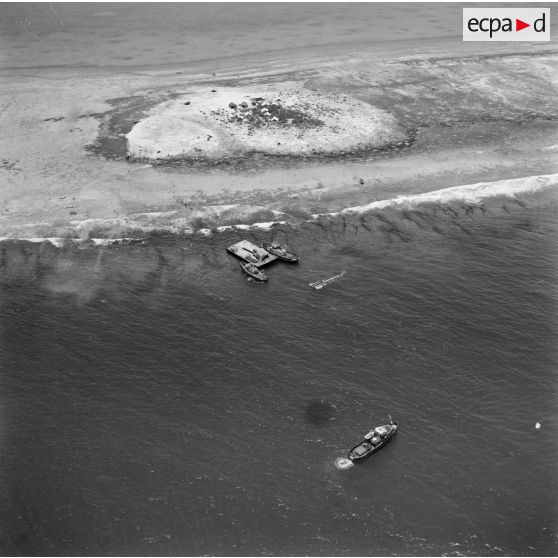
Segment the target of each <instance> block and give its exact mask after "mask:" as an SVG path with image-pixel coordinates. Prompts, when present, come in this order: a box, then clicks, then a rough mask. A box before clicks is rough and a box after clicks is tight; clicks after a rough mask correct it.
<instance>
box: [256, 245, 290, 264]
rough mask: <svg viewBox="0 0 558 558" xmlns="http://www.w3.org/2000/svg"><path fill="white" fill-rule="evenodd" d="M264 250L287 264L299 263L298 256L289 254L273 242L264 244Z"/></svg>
mask: <svg viewBox="0 0 558 558" xmlns="http://www.w3.org/2000/svg"><path fill="white" fill-rule="evenodd" d="M262 246H263V248H264V250H267V251H268V252H269V253H270V254H273V255H274V256H277V257H278V258H279V259H280V260H285V261H286V262H291V263H294V262H298V256H297V255H296V254H293V253H291V252H287V251H286V250H285V248H283V247H282V246H281V245H280V244H277V242H272V243H271V244H266V243H264V244H262Z"/></svg>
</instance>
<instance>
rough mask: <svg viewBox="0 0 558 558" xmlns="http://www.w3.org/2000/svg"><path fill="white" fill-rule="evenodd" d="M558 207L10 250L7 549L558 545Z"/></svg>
mask: <svg viewBox="0 0 558 558" xmlns="http://www.w3.org/2000/svg"><path fill="white" fill-rule="evenodd" d="M556 209H557V200H556V199H549V198H548V197H547V198H545V197H544V196H543V195H542V194H538V195H537V196H530V197H525V198H524V199H523V200H518V201H513V200H511V199H503V198H501V199H494V200H491V201H490V202H487V203H485V204H484V205H482V206H479V205H476V206H475V205H462V204H461V205H460V204H457V203H456V204H454V205H449V206H441V205H440V206H437V205H429V206H425V205H423V206H417V207H415V208H414V209H413V208H409V209H407V210H402V209H401V208H396V209H385V210H382V211H375V212H371V213H368V214H366V215H363V216H353V217H346V218H345V219H339V218H337V219H334V218H331V219H323V220H321V221H320V222H317V223H308V224H305V225H302V226H300V227H299V228H296V229H295V228H288V227H281V226H277V227H275V228H274V229H273V230H271V231H265V232H264V231H259V232H258V231H254V232H246V233H244V234H241V233H240V232H227V233H221V234H214V235H212V236H210V237H200V238H197V237H187V238H152V239H149V240H146V241H144V242H143V243H141V242H140V243H135V244H128V245H122V246H108V247H93V246H82V247H81V248H78V247H74V248H71V247H67V248H62V249H56V248H54V247H52V246H50V245H48V244H42V245H37V244H30V243H25V242H20V243H15V242H13V243H11V242H4V243H2V244H1V245H0V249H1V250H2V260H1V261H2V267H1V268H0V277H1V279H2V291H1V296H2V343H1V347H0V349H1V353H0V356H1V361H0V364H1V374H0V390H1V391H0V402H1V430H0V436H1V437H0V442H1V447H2V451H1V457H0V459H1V461H0V465H1V466H0V474H1V476H0V482H1V484H0V510H1V511H0V514H1V519H0V521H1V524H2V526H3V528H2V530H1V531H2V532H1V534H0V545H1V546H0V549H1V552H2V554H3V555H6V554H8V555H33V554H34V555H91V554H93V555H192V554H194V555H196V554H209V555H300V554H311V555H340V556H343V555H392V554H398V555H402V554H403V555H442V554H444V555H491V556H498V555H556V553H557V552H558V540H557V535H558V532H557V531H558V530H557V527H556V526H557V524H558V522H557V519H558V489H557V486H556V480H557V475H556V472H557V471H556V463H557V460H556V458H557V456H558V455H557V454H558V451H557V450H558V443H557V440H558V408H557V405H556V401H557V397H556V396H557V393H556V385H557V382H556V379H557V377H556V368H557V363H558V358H557V357H558V355H557V350H556V349H557V346H556V340H557V326H558V324H557V314H556V309H557V307H558V293H557V289H556V285H557V281H556V279H557V277H556V275H557V265H556V264H557V262H558V248H557V247H558V243H557V240H558V224H557V221H556V215H557V211H556ZM241 238H248V239H250V240H253V241H256V242H261V241H268V240H269V239H271V238H276V239H277V240H280V241H287V242H288V243H289V245H290V246H291V248H292V249H294V250H295V251H297V252H298V253H299V254H300V256H301V263H300V264H299V265H298V266H288V265H286V264H279V265H275V266H274V267H272V268H270V270H269V275H270V281H269V283H267V284H264V285H262V284H257V283H254V282H251V281H248V280H247V279H246V278H245V277H244V276H243V275H242V274H241V272H240V270H239V267H238V263H237V262H236V261H235V260H234V259H233V258H231V257H230V256H229V255H227V254H226V253H225V251H224V248H225V247H226V246H227V245H228V244H230V243H232V242H234V241H237V240H239V239H241ZM342 270H346V271H347V273H346V275H345V276H344V277H343V278H341V279H339V280H338V281H337V282H335V283H332V284H331V285H329V286H328V287H326V288H324V289H323V290H322V291H312V290H310V289H309V288H308V286H307V283H308V282H309V281H312V280H316V279H319V278H324V277H329V276H331V275H333V274H336V273H339V272H340V271H342ZM387 414H391V415H392V416H393V417H394V418H395V419H396V420H398V421H399V424H400V432H399V434H398V436H397V438H396V439H395V440H394V441H393V442H392V443H391V444H390V445H389V446H387V447H386V448H385V449H383V450H382V451H381V452H380V453H378V454H376V455H375V456H373V457H372V458H370V459H369V460H368V461H366V462H364V463H362V464H359V465H357V466H354V467H352V468H349V469H346V470H340V469H337V468H336V467H335V460H336V458H338V457H342V456H344V455H346V452H347V450H348V449H349V448H350V447H351V446H352V445H354V444H355V443H357V442H358V441H359V440H360V439H361V437H362V435H363V434H364V433H365V432H366V431H367V429H368V428H369V427H370V426H371V425H374V424H380V423H383V422H385V419H386V417H387ZM537 421H539V422H540V423H541V425H542V428H541V429H540V430H536V429H535V423H536V422H537Z"/></svg>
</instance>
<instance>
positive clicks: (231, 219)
mask: <svg viewBox="0 0 558 558" xmlns="http://www.w3.org/2000/svg"><path fill="white" fill-rule="evenodd" d="M557 187H558V173H555V174H546V175H534V176H527V177H522V178H513V179H506V180H498V181H493V182H478V183H475V184H465V185H462V186H455V187H451V188H443V189H440V190H434V191H431V192H423V193H418V194H412V195H404V196H398V197H396V198H389V199H383V200H376V201H373V202H371V203H368V204H364V205H358V206H353V207H347V208H344V209H342V210H340V211H336V212H329V213H314V214H311V218H310V219H307V218H300V217H296V216H292V215H290V214H289V213H288V212H287V210H285V211H284V212H283V211H278V210H277V209H269V208H267V207H265V206H262V205H246V204H244V205H243V204H221V205H219V204H217V205H208V206H205V207H201V208H198V209H196V210H195V211H186V210H172V211H164V212H160V211H159V212H146V213H136V214H132V215H129V216H127V217H120V218H111V219H85V220H81V221H77V220H76V221H71V222H70V223H71V225H72V229H73V234H70V235H67V234H66V235H64V236H60V235H57V234H56V231H54V229H53V231H54V234H51V235H49V236H40V237H38V236H32V235H29V236H27V235H25V233H24V231H25V230H26V226H25V225H22V226H21V227H20V229H21V230H22V233H21V234H15V235H12V236H4V237H0V242H2V241H14V240H26V241H28V242H34V243H41V242H49V243H50V244H52V245H53V246H55V247H63V246H64V245H66V244H68V243H80V242H88V243H93V244H95V245H107V244H112V243H116V242H127V241H130V240H138V239H142V238H146V237H150V236H156V235H177V236H188V235H194V234H198V235H203V236H210V235H213V234H220V233H225V232H231V231H232V232H234V231H239V232H249V231H268V230H271V229H273V228H274V227H278V226H290V227H293V228H296V227H297V226H300V225H302V224H304V223H312V222H314V223H315V222H320V221H321V220H323V219H324V218H326V219H327V218H336V217H345V216H349V215H351V214H364V213H367V212H372V211H377V210H383V209H390V208H392V209H393V208H395V209H397V208H400V209H401V210H403V211H405V209H407V208H414V207H417V206H420V205H421V204H432V203H434V204H437V205H447V206H448V207H451V205H452V204H454V203H456V202H457V203H465V204H467V205H468V206H473V207H475V206H478V205H482V203H483V202H484V201H486V200H488V199H490V198H499V197H501V198H505V199H512V200H513V199H516V201H518V202H519V203H521V202H520V200H519V199H518V198H519V196H521V195H530V194H535V193H538V192H543V191H551V190H556V189H557ZM27 230H32V229H31V226H30V225H29V226H27Z"/></svg>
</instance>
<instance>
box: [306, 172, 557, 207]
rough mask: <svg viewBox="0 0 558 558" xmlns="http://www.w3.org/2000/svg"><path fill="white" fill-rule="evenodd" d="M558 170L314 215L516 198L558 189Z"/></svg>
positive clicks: (380, 201) (445, 189)
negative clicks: (494, 198)
mask: <svg viewBox="0 0 558 558" xmlns="http://www.w3.org/2000/svg"><path fill="white" fill-rule="evenodd" d="M557 187H558V173H555V174H542V175H534V176H526V177H522V178H512V179H506V180H497V181H494V182H477V183H475V184H465V185H463V186H454V187H452V188H444V189H442V190H434V191H433V192H424V193H422V194H413V195H408V196H399V197H397V198H391V199H387V200H378V201H374V202H372V203H368V204H365V205H357V206H354V207H347V208H345V209H343V210H342V211H338V212H335V213H316V214H314V215H312V217H314V218H318V217H321V216H326V215H330V216H337V215H340V214H346V213H366V212H367V211H370V210H373V209H384V208H386V207H392V206H398V205H401V206H413V205H419V204H422V203H451V202H454V201H462V202H467V203H479V202H481V201H483V200H485V199H488V198H493V197H498V196H504V197H509V198H513V197H515V196H517V195H519V194H528V193H534V192H537V191H541V190H545V189H550V188H557Z"/></svg>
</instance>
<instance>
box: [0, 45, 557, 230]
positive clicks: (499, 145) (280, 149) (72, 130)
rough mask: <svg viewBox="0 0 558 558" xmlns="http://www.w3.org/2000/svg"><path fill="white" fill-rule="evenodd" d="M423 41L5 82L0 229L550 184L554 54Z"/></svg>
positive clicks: (17, 75)
mask: <svg viewBox="0 0 558 558" xmlns="http://www.w3.org/2000/svg"><path fill="white" fill-rule="evenodd" d="M418 46H421V45H416V44H415V45H414V46H413V48H411V47H410V46H409V45H406V48H405V49H402V48H399V49H397V50H396V49H390V48H389V47H388V46H384V48H383V49H378V48H376V49H375V50H366V49H363V50H359V51H358V52H357V51H355V52H350V53H346V52H345V53H340V54H338V55H337V56H335V55H328V56H321V57H320V56H314V55H312V56H310V55H309V54H308V53H306V54H305V55H304V56H303V55H302V54H301V55H299V56H294V55H292V53H291V60H289V61H285V59H283V58H280V57H277V58H273V57H272V56H271V55H270V57H269V59H267V60H266V61H265V63H263V62H262V60H258V61H254V60H246V61H245V62H242V61H239V65H237V66H234V65H231V63H230V61H228V62H227V63H226V64H225V63H223V65H222V66H221V65H220V63H219V61H212V62H211V63H205V65H190V66H185V67H184V68H179V67H177V66H176V65H175V66H167V67H162V68H145V69H141V68H139V69H138V68H135V69H134V71H124V70H122V69H119V70H109V69H107V68H105V69H102V68H98V69H75V68H51V69H37V70H34V71H33V72H32V73H31V72H30V71H29V70H9V71H8V70H3V71H2V73H3V78H4V79H3V81H4V83H5V84H6V86H5V87H4V90H3V92H2V95H1V98H0V104H1V108H2V111H1V113H0V125H1V128H0V129H1V131H0V144H1V145H2V150H3V158H2V164H1V167H0V172H1V173H2V174H3V178H4V183H5V184H6V187H5V188H3V189H2V192H1V193H0V213H1V217H0V233H1V234H2V236H5V237H10V238H28V237H41V238H42V237H56V238H58V237H67V238H89V237H91V238H93V237H94V238H99V237H107V238H120V237H122V236H123V234H126V235H127V234H130V233H133V234H143V233H149V234H151V233H153V232H157V231H158V230H160V231H165V230H171V229H172V230H177V231H181V232H188V231H190V232H191V231H197V230H202V229H212V228H216V227H219V226H234V225H245V224H254V223H259V222H262V223H269V222H273V221H276V220H279V221H282V222H290V223H298V222H300V221H301V220H302V221H303V220H305V219H311V218H312V215H314V214H321V213H328V212H339V211H342V210H343V209H345V208H347V207H356V206H366V205H367V204H370V203H374V202H378V201H382V200H389V199H393V198H395V197H397V196H399V195H415V194H420V193H423V192H428V191H435V190H442V189H444V188H450V187H457V186H461V185H466V184H475V183H480V182H493V181H497V180H505V179H514V178H518V177H526V176H532V175H537V176H539V175H549V174H553V173H556V172H557V170H558V169H557V167H558V164H557V163H556V157H555V155H556V145H557V144H558V129H557V126H556V120H557V118H558V102H557V99H558V95H557V91H556V75H557V73H558V71H557V65H558V57H557V55H556V53H555V52H554V50H552V45H543V46H542V47H541V46H536V47H530V48H529V50H521V51H518V50H517V49H516V47H514V46H513V45H512V46H510V45H504V46H502V47H498V49H495V48H494V49H492V50H491V51H490V53H487V52H486V51H484V50H483V48H485V47H482V46H481V47H479V46H476V45H475V46H474V47H470V48H467V49H463V48H460V49H457V48H455V47H453V49H452V48H450V47H449V46H448V45H444V44H443V41H438V42H437V44H436V45H435V46H432V45H430V46H428V47H427V46H425V45H422V48H421V49H419V48H417V47H418ZM514 49H515V50H514ZM418 52H420V54H417V53H418ZM138 215H139V216H141V217H139V218H138ZM168 219H170V220H172V223H171V222H170V221H169V222H168V223H167V220H168ZM177 219H179V221H180V222H179V223H178V225H177V221H176V220H177ZM138 221H139V222H141V223H143V224H141V223H140V225H137V223H138ZM144 221H145V223H144ZM171 225H172V226H171Z"/></svg>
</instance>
